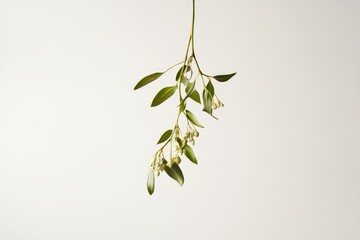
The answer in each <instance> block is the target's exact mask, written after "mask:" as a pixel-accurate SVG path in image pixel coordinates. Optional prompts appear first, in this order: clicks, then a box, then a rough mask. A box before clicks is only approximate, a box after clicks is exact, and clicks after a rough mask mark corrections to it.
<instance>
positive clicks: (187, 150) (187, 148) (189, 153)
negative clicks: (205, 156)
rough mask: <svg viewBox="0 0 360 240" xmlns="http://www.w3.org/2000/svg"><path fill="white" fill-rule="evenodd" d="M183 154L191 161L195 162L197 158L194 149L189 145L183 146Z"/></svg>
mask: <svg viewBox="0 0 360 240" xmlns="http://www.w3.org/2000/svg"><path fill="white" fill-rule="evenodd" d="M184 149H185V156H186V157H187V158H188V159H189V160H190V161H192V162H193V163H195V164H197V163H198V162H197V159H196V157H195V154H194V151H193V150H192V148H191V147H190V146H189V145H186V146H185V148H184Z"/></svg>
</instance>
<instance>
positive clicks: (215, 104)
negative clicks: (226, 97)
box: [212, 96, 224, 110]
mask: <svg viewBox="0 0 360 240" xmlns="http://www.w3.org/2000/svg"><path fill="white" fill-rule="evenodd" d="M220 107H224V104H223V103H222V102H220V100H219V98H218V97H216V96H214V97H213V100H212V108H213V109H214V110H216V109H218V108H220Z"/></svg>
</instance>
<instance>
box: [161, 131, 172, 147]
mask: <svg viewBox="0 0 360 240" xmlns="http://www.w3.org/2000/svg"><path fill="white" fill-rule="evenodd" d="M172 132H173V130H172V129H169V130H167V131H165V132H164V133H163V134H162V135H161V137H160V139H159V141H158V142H157V144H160V143H163V142H165V141H166V140H168V139H169V138H170V137H171V134H172Z"/></svg>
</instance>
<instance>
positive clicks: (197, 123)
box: [186, 110, 204, 128]
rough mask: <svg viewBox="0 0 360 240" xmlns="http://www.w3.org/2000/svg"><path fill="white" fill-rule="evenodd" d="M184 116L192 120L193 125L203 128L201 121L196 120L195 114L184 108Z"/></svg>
mask: <svg viewBox="0 0 360 240" xmlns="http://www.w3.org/2000/svg"><path fill="white" fill-rule="evenodd" d="M186 117H187V118H188V119H189V120H190V122H192V123H193V124H194V125H196V126H198V127H201V128H203V127H204V126H203V125H201V123H200V122H199V121H198V120H197V118H196V116H195V114H193V113H192V112H190V111H189V110H186Z"/></svg>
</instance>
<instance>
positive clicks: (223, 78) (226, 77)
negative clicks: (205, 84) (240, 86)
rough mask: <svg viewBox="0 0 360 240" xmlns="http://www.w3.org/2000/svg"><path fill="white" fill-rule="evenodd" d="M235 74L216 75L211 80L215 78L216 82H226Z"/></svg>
mask: <svg viewBox="0 0 360 240" xmlns="http://www.w3.org/2000/svg"><path fill="white" fill-rule="evenodd" d="M235 74H236V73H230V74H225V75H216V76H214V77H213V78H215V79H216V80H217V81H219V82H226V81H228V80H229V79H230V78H232V77H233V76H235Z"/></svg>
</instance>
